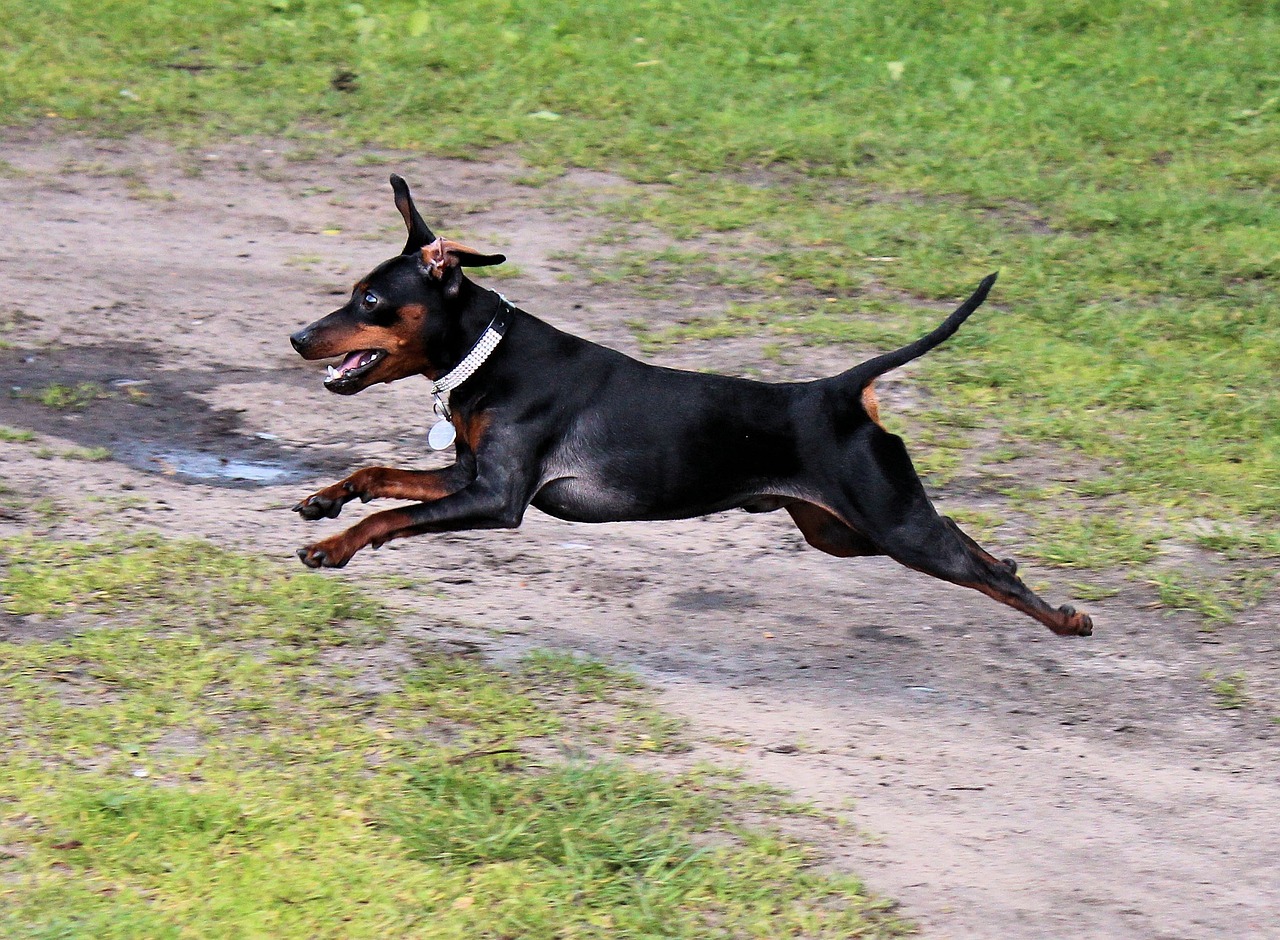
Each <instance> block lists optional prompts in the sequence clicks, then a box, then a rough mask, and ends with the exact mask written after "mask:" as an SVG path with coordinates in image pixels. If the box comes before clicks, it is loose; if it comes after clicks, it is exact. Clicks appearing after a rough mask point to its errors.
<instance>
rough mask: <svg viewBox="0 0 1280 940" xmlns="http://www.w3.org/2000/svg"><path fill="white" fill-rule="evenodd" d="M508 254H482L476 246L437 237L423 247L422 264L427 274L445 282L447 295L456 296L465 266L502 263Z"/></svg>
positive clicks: (478, 266)
mask: <svg viewBox="0 0 1280 940" xmlns="http://www.w3.org/2000/svg"><path fill="white" fill-rule="evenodd" d="M506 260H507V256H506V255H486V254H481V253H480V252H478V251H476V250H475V249H474V248H468V247H467V246H466V245H460V244H458V243H457V242H454V241H449V239H447V238H437V239H436V240H435V241H433V242H432V243H431V244H429V245H426V246H424V247H423V248H422V264H423V267H425V268H426V272H427V275H428V276H429V277H433V278H435V279H436V280H438V281H440V282H441V283H442V284H444V293H445V296H446V297H456V296H457V295H458V290H459V288H460V287H461V286H462V269H463V268H485V267H489V266H490V265H494V264H502V262H504V261H506Z"/></svg>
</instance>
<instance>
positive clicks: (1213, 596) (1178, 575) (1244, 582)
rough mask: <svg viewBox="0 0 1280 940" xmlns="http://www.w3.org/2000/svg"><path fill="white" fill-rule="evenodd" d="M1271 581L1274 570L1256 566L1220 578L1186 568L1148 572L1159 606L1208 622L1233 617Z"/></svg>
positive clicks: (1259, 597)
mask: <svg viewBox="0 0 1280 940" xmlns="http://www.w3.org/2000/svg"><path fill="white" fill-rule="evenodd" d="M1274 581H1275V573H1274V572H1273V571H1270V570H1266V569H1256V568H1250V569H1246V570H1244V571H1239V572H1235V573H1233V574H1229V575H1226V576H1224V577H1220V578H1207V577H1205V576H1204V575H1203V574H1201V573H1199V572H1196V571H1187V570H1173V571H1160V572H1155V573H1153V574H1152V575H1151V576H1150V583H1151V584H1152V585H1153V586H1154V587H1155V588H1156V591H1157V592H1158V594H1159V597H1160V604H1161V606H1163V607H1165V608H1167V609H1169V610H1186V611H1191V612H1192V613H1195V614H1198V615H1199V616H1200V617H1202V618H1204V620H1205V621H1207V622H1208V623H1210V624H1228V623H1231V622H1232V621H1234V620H1235V616H1236V614H1237V613H1239V612H1240V611H1242V610H1244V609H1246V608H1247V607H1250V606H1252V605H1254V604H1257V603H1258V602H1260V601H1261V600H1262V598H1263V597H1265V596H1266V594H1267V592H1268V591H1269V590H1270V589H1271V587H1272V586H1273V584H1274Z"/></svg>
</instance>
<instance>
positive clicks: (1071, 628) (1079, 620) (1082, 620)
mask: <svg viewBox="0 0 1280 940" xmlns="http://www.w3.org/2000/svg"><path fill="white" fill-rule="evenodd" d="M1058 613H1060V614H1061V615H1062V627H1061V628H1056V629H1054V631H1053V632H1054V633H1056V634H1058V635H1059V636H1093V618H1092V617H1090V616H1089V615H1088V614H1082V613H1079V612H1078V611H1077V610H1076V609H1075V608H1074V607H1072V606H1071V605H1070V604H1063V605H1062V606H1061V607H1059V608H1058Z"/></svg>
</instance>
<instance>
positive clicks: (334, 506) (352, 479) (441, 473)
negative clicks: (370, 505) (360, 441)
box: [293, 463, 472, 521]
mask: <svg viewBox="0 0 1280 940" xmlns="http://www.w3.org/2000/svg"><path fill="white" fill-rule="evenodd" d="M471 476H472V473H470V472H468V471H466V470H464V469H463V468H462V467H461V465H460V464H456V463H455V464H453V465H452V466H449V467H444V468H443V469H440V470H394V469H392V468H391V467H365V468H364V469H363V470H357V471H356V472H355V473H353V474H351V476H349V477H347V478H346V479H345V480H343V481H341V482H339V483H334V484H333V485H332V486H326V487H325V488H324V489H322V490H320V491H319V492H317V493H313V494H311V495H310V496H308V497H307V498H306V499H304V500H303V501H302V502H300V503H298V504H297V505H296V506H294V507H293V511H294V512H296V513H297V514H298V515H300V516H301V517H302V518H303V519H306V520H308V521H313V520H316V519H326V518H327V519H336V518H338V514H339V513H340V512H342V507H343V506H345V505H346V504H347V503H349V502H351V500H353V499H357V498H358V499H359V500H360V501H361V502H365V503H367V502H369V500H371V499H414V500H418V501H419V502H424V503H425V502H431V501H433V500H437V499H443V498H444V497H445V496H448V495H450V494H451V493H456V492H457V491H458V490H460V489H462V488H463V487H464V486H466V485H467V483H469V482H470V480H471Z"/></svg>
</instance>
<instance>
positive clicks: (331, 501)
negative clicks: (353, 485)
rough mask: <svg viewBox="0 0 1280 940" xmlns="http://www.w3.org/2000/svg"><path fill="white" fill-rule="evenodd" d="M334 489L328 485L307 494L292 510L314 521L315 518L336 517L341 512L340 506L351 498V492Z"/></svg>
mask: <svg viewBox="0 0 1280 940" xmlns="http://www.w3.org/2000/svg"><path fill="white" fill-rule="evenodd" d="M335 489H336V488H335V487H332V486H330V487H327V488H326V489H323V490H321V491H320V492H319V493H315V494H313V495H311V496H308V497H307V498H306V499H304V500H303V501H302V502H300V503H298V504H297V505H296V506H294V507H293V511H294V512H296V513H297V514H298V515H300V516H301V517H302V518H303V519H306V520H307V521H308V522H314V521H315V520H317V519H337V518H338V516H339V515H340V514H341V512H342V507H343V506H344V505H345V504H346V503H347V502H348V501H349V500H350V499H351V494H350V493H348V492H346V491H345V490H338V491H337V492H334V490H335Z"/></svg>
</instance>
